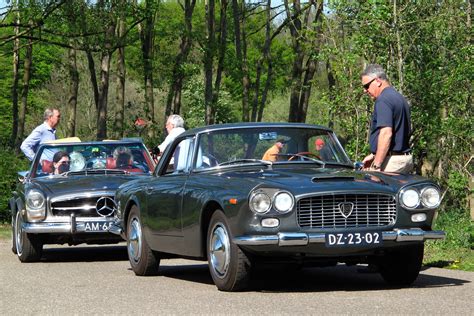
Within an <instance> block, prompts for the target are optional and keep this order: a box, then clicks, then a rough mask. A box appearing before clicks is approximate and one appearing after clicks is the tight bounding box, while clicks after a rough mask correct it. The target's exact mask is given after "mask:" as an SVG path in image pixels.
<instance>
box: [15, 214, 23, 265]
mask: <svg viewBox="0 0 474 316" xmlns="http://www.w3.org/2000/svg"><path fill="white" fill-rule="evenodd" d="M22 224H23V220H22V218H21V215H20V212H17V213H16V220H15V237H16V238H15V242H16V253H17V254H18V255H19V256H21V254H22V253H23V234H22Z"/></svg>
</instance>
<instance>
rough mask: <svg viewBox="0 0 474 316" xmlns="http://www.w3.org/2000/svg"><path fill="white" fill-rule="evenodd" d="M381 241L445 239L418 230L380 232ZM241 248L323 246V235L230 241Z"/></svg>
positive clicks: (440, 233) (442, 234) (436, 232)
mask: <svg viewBox="0 0 474 316" xmlns="http://www.w3.org/2000/svg"><path fill="white" fill-rule="evenodd" d="M382 236H383V240H386V241H395V242H407V241H425V240H428V239H445V238H446V234H445V232H444V231H442V230H433V231H424V230H422V229H419V228H409V229H395V230H393V231H384V232H382ZM232 241H233V242H234V243H235V244H237V245H242V246H265V245H278V246H306V245H308V244H324V243H325V242H326V234H325V233H310V234H306V233H278V234H277V235H253V236H237V237H235V238H234V239H233V240H232Z"/></svg>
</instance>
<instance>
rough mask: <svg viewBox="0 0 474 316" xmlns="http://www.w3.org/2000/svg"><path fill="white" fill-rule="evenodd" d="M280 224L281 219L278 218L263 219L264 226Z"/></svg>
mask: <svg viewBox="0 0 474 316" xmlns="http://www.w3.org/2000/svg"><path fill="white" fill-rule="evenodd" d="M278 225H280V221H279V220H278V218H264V219H262V226H263V227H278Z"/></svg>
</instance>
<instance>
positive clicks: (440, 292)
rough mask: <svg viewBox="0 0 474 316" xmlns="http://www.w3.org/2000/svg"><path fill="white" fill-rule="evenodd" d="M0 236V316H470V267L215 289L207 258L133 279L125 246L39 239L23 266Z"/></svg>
mask: <svg viewBox="0 0 474 316" xmlns="http://www.w3.org/2000/svg"><path fill="white" fill-rule="evenodd" d="M10 247H11V246H10V242H9V241H8V240H0V287H1V292H0V313H1V314H2V315H32V314H35V315H45V314H47V315H71V314H95V315H103V314H107V315H129V314H134V315H142V314H153V315H196V314H197V315H301V314H302V315H327V314H351V315H352V314H402V315H406V314H410V315H413V314H425V315H429V314H435V315H440V314H443V315H448V314H458V315H472V314H473V308H474V301H473V298H474V296H473V294H474V285H473V281H474V273H473V272H464V271H453V270H447V269H438V268H429V269H425V270H423V271H422V272H421V273H420V276H419V277H418V279H417V281H416V282H415V283H414V284H413V285H412V286H411V287H410V288H401V289H400V288H391V287H388V286H387V285H385V283H384V282H383V280H382V278H381V277H380V276H379V275H378V274H377V273H370V272H369V271H368V270H367V269H366V267H364V266H352V267H347V266H345V265H338V266H336V267H331V268H311V269H301V270H263V271H259V272H258V273H256V275H255V276H254V282H253V284H252V287H251V288H250V289H249V291H247V292H240V293H225V292H220V291H218V290H217V289H216V287H215V286H214V285H213V283H212V279H211V277H210V275H209V272H208V269H207V264H206V263H205V262H200V261H189V260H181V259H173V260H162V262H161V265H160V269H161V270H160V271H161V273H160V275H159V276H155V277H137V276H135V275H134V273H133V272H132V271H131V269H130V266H129V263H128V260H127V255H126V250H125V247H124V245H115V246H105V247H104V246H74V247H68V246H63V247H58V246H53V247H51V246H47V247H48V248H46V250H45V253H44V256H43V259H42V261H41V262H38V263H21V262H20V261H19V260H18V258H17V257H16V255H14V254H13V253H12V252H11V250H10Z"/></svg>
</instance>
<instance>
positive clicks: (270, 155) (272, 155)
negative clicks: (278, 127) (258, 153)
mask: <svg viewBox="0 0 474 316" xmlns="http://www.w3.org/2000/svg"><path fill="white" fill-rule="evenodd" d="M284 145H285V141H284V140H283V139H279V140H277V141H276V143H275V144H274V145H273V146H272V147H270V148H269V149H268V150H267V151H266V152H265V154H264V155H263V157H262V160H267V161H277V160H278V154H279V153H280V152H281V150H282V148H283V146H284Z"/></svg>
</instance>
